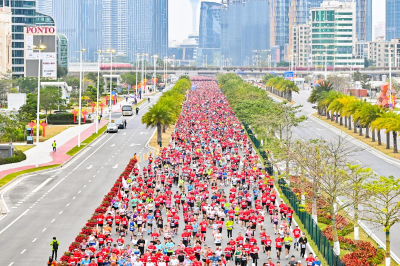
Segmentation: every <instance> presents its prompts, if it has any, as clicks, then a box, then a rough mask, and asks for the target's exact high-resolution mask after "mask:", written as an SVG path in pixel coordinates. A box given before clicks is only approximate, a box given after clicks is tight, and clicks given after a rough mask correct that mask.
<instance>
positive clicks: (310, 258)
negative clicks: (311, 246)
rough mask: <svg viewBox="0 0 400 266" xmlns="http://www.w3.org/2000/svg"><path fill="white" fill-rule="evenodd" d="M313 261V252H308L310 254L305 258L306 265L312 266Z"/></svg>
mask: <svg viewBox="0 0 400 266" xmlns="http://www.w3.org/2000/svg"><path fill="white" fill-rule="evenodd" d="M314 261H315V259H314V254H312V253H310V254H309V255H308V257H307V258H306V263H307V266H312V264H313V262H314Z"/></svg>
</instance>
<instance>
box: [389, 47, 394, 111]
mask: <svg viewBox="0 0 400 266" xmlns="http://www.w3.org/2000/svg"><path fill="white" fill-rule="evenodd" d="M392 107H393V103H392V45H391V44H389V108H392Z"/></svg>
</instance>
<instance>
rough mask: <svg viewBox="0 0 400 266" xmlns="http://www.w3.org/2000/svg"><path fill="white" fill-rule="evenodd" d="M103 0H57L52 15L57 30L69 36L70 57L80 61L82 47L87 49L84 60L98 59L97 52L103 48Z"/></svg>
mask: <svg viewBox="0 0 400 266" xmlns="http://www.w3.org/2000/svg"><path fill="white" fill-rule="evenodd" d="M102 2H103V1H102V0H56V1H53V5H52V17H53V18H54V20H55V23H56V27H57V32H58V33H62V34H65V36H66V37H67V38H68V59H69V61H71V62H78V61H79V53H77V52H78V51H80V50H81V49H86V51H85V52H84V53H83V55H82V57H83V60H84V61H92V62H93V61H97V55H96V52H97V51H98V50H99V49H102V43H103V41H102V37H103V35H102V25H103V21H102V11H103V5H102Z"/></svg>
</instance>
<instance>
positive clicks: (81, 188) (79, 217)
mask: <svg viewBox="0 0 400 266" xmlns="http://www.w3.org/2000/svg"><path fill="white" fill-rule="evenodd" d="M160 95H161V94H157V95H156V96H153V97H151V102H150V104H149V103H145V104H143V105H141V107H140V112H139V115H138V116H136V115H134V116H132V117H125V118H126V119H127V128H126V129H122V130H120V131H119V132H118V133H117V134H105V135H103V136H102V137H100V139H98V140H97V141H96V142H95V143H93V144H91V145H90V147H88V148H86V150H85V151H84V152H83V153H81V154H79V155H78V157H77V158H74V159H73V160H72V161H71V162H69V163H68V164H67V165H66V166H65V167H63V168H62V169H57V170H53V171H49V172H46V173H43V174H38V175H31V176H29V177H25V178H23V179H21V180H19V181H18V183H15V184H16V185H14V186H13V187H10V189H7V190H5V191H2V193H1V194H0V195H1V199H2V200H3V199H4V200H5V202H6V204H7V207H8V208H9V210H10V212H9V213H8V214H7V215H5V216H2V217H0V246H1V247H2V249H1V252H0V254H1V256H0V257H1V263H0V265H43V264H44V263H45V262H46V261H47V259H48V256H50V255H51V246H50V242H51V240H52V238H53V237H54V236H55V237H57V239H58V240H59V241H60V244H61V246H60V249H59V250H60V253H61V254H59V257H61V255H62V253H63V251H65V250H67V249H68V246H69V244H70V243H71V242H73V241H74V239H75V237H76V236H77V234H78V233H79V232H80V229H81V228H82V227H83V226H84V225H85V223H86V222H87V220H88V219H89V218H90V216H91V214H92V213H93V212H94V210H95V208H96V207H97V206H99V205H100V203H101V200H102V199H103V197H104V195H105V194H107V193H108V192H109V190H110V189H111V187H112V185H113V184H114V182H115V180H116V179H117V178H118V176H119V175H120V174H121V173H122V171H123V170H124V168H125V166H126V165H127V163H128V162H129V159H130V158H132V157H133V154H134V153H137V154H143V153H148V152H149V149H148V148H146V147H145V145H146V143H147V142H148V140H149V138H150V137H151V135H152V133H153V132H154V130H155V129H146V127H145V125H142V124H141V117H142V115H143V114H144V113H145V111H146V110H147V109H148V107H149V106H151V105H152V104H153V103H155V102H156V100H157V98H158V97H159V96H160ZM118 117H120V114H119V115H118V114H113V118H118Z"/></svg>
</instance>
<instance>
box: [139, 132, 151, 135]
mask: <svg viewBox="0 0 400 266" xmlns="http://www.w3.org/2000/svg"><path fill="white" fill-rule="evenodd" d="M143 134H149V132H140V135H143Z"/></svg>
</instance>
